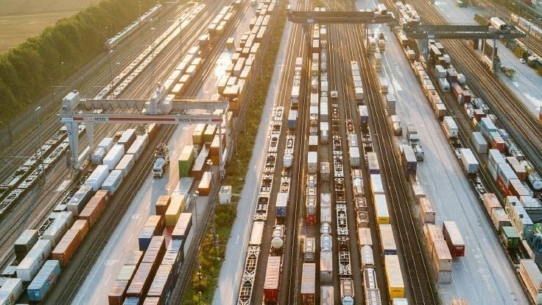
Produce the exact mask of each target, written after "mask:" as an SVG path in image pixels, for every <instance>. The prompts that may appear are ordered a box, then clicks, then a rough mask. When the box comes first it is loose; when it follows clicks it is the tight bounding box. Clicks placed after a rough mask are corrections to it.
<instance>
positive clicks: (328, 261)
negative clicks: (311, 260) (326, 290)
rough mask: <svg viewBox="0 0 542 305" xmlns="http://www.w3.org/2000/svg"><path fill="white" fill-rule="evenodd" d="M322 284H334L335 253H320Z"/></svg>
mask: <svg viewBox="0 0 542 305" xmlns="http://www.w3.org/2000/svg"><path fill="white" fill-rule="evenodd" d="M320 282H321V283H324V284H331V283H332V282H333V253H332V252H330V251H321V252H320Z"/></svg>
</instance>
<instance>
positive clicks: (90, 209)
mask: <svg viewBox="0 0 542 305" xmlns="http://www.w3.org/2000/svg"><path fill="white" fill-rule="evenodd" d="M104 209H105V197H92V198H91V199H90V201H89V202H88V203H87V206H86V207H85V208H84V209H83V211H81V213H80V214H79V219H86V220H88V222H89V226H90V227H91V228H92V226H93V225H94V223H96V221H97V220H98V219H99V218H100V216H101V215H102V212H103V210H104Z"/></svg>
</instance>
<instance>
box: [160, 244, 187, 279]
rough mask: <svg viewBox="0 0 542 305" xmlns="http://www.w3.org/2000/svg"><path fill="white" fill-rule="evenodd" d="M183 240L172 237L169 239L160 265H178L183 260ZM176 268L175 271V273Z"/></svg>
mask: <svg viewBox="0 0 542 305" xmlns="http://www.w3.org/2000/svg"><path fill="white" fill-rule="evenodd" d="M183 244H184V240H178V239H172V240H170V241H169V243H168V246H167V249H166V253H165V254H164V258H163V259H162V265H172V266H179V264H181V263H182V262H183V261H184V249H183ZM177 272H178V270H176V271H175V273H177Z"/></svg>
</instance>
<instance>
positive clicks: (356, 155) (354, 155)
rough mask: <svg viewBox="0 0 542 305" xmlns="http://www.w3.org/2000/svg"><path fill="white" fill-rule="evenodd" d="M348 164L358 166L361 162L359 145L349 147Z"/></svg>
mask: <svg viewBox="0 0 542 305" xmlns="http://www.w3.org/2000/svg"><path fill="white" fill-rule="evenodd" d="M349 155H350V166H354V167H358V166H360V164H361V157H360V152H359V147H350V148H349Z"/></svg>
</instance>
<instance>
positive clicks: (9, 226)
mask: <svg viewBox="0 0 542 305" xmlns="http://www.w3.org/2000/svg"><path fill="white" fill-rule="evenodd" d="M202 20H203V19H202ZM198 28H200V26H198V25H196V26H193V27H191V29H190V31H188V33H189V34H192V32H193V31H195V30H196V29H198ZM194 41H195V39H194V38H193V39H192V40H191V43H194ZM128 53H129V54H128V55H126V57H127V58H128V57H129V55H131V56H133V53H134V52H133V51H131V52H128ZM163 55H164V56H163V57H165V58H164V59H161V57H158V58H157V59H158V60H162V61H161V63H159V64H155V65H156V67H155V69H156V70H158V72H156V73H155V72H153V74H154V75H155V76H156V78H157V79H163V78H164V77H165V75H166V72H165V71H167V69H168V68H170V67H171V65H172V64H171V62H172V61H173V62H174V61H176V60H178V57H179V54H176V50H175V49H174V48H173V49H172V50H169V52H166V53H165V54H163ZM107 75H109V73H107ZM151 81H152V80H149V78H147V77H142V79H140V80H139V81H136V82H135V83H134V84H133V86H132V87H129V88H127V90H126V92H125V93H124V94H123V96H128V98H134V97H135V98H138V97H141V96H145V94H146V91H147V90H148V89H147V88H148V87H149V86H150V84H149V85H147V84H148V83H149V82H151ZM118 111H122V110H116V112H118ZM47 126H48V130H51V131H52V130H58V128H59V127H60V123H59V122H58V118H56V117H51V118H50V119H49V120H47ZM130 127H131V125H127V124H121V125H116V126H113V127H110V128H108V127H107V126H97V128H95V132H94V138H95V139H101V137H103V136H106V135H107V134H110V135H111V134H115V132H117V131H118V130H123V129H126V128H130ZM80 144H81V147H84V146H85V145H87V142H86V138H83V139H80ZM59 166H60V170H59ZM46 175H47V177H48V181H47V184H46V188H47V189H48V190H51V192H42V193H40V194H38V195H36V196H37V198H28V197H27V198H23V199H20V200H19V201H18V203H16V205H17V206H15V207H13V208H12V209H11V212H10V215H9V217H7V218H6V219H4V220H3V222H2V223H1V226H0V231H2V242H1V246H0V251H1V253H4V256H3V257H2V259H1V264H2V265H1V266H2V267H4V266H7V264H9V263H11V261H12V260H13V257H14V256H13V251H12V245H13V243H14V241H15V239H16V238H17V237H18V235H19V234H20V232H21V231H22V230H23V229H24V228H23V227H22V225H23V224H25V225H27V224H28V223H27V222H25V221H24V220H25V219H33V220H38V221H35V222H34V225H38V223H39V224H41V223H44V221H45V220H46V219H47V217H48V214H49V212H50V211H52V210H53V208H54V205H56V203H57V201H56V200H58V199H59V197H61V196H62V195H64V194H63V193H64V192H62V193H61V194H62V195H60V196H50V194H51V193H54V192H53V191H54V190H55V189H56V188H57V187H58V184H59V182H61V181H62V179H64V178H65V177H67V176H69V175H70V170H69V169H67V168H66V167H65V166H64V165H62V164H57V165H56V169H54V170H51V171H50V172H48V173H47V174H46ZM61 177H62V178H61ZM71 186H74V185H73V184H72V185H71ZM67 192H69V188H67V191H65V193H67ZM29 194H30V193H29ZM35 202H39V204H38V205H35V204H34V203H35ZM34 210H35V211H34ZM43 211H47V213H44V212H43ZM32 227H33V226H32Z"/></svg>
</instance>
